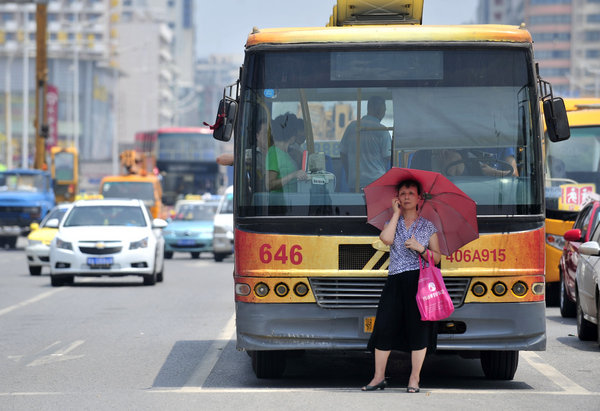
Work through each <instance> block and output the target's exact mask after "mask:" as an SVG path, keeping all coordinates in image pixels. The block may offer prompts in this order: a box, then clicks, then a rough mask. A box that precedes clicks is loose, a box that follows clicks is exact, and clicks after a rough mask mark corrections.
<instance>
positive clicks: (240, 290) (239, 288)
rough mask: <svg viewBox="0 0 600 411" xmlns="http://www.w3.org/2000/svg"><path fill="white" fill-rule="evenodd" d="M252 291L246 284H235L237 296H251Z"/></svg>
mask: <svg viewBox="0 0 600 411" xmlns="http://www.w3.org/2000/svg"><path fill="white" fill-rule="evenodd" d="M251 290H252V289H251V288H250V286H249V285H248V284H245V283H236V284H235V294H236V295H241V296H247V295H249V294H250V291H251Z"/></svg>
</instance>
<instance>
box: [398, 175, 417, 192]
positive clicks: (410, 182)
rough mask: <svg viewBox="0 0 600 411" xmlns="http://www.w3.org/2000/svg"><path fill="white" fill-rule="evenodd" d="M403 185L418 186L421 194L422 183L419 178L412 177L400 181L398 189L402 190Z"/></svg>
mask: <svg viewBox="0 0 600 411" xmlns="http://www.w3.org/2000/svg"><path fill="white" fill-rule="evenodd" d="M402 187H417V194H419V195H421V183H419V182H418V181H417V180H414V179H412V178H409V179H406V180H402V181H400V183H398V186H397V187H396V189H397V190H398V191H400V189H401V188H402Z"/></svg>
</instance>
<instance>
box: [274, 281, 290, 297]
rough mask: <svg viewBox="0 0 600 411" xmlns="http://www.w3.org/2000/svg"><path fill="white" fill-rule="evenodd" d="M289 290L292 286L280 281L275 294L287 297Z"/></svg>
mask: <svg viewBox="0 0 600 411" xmlns="http://www.w3.org/2000/svg"><path fill="white" fill-rule="evenodd" d="M289 292H290V288H289V287H288V286H287V285H286V284H284V283H279V284H277V285H276V286H275V294H277V296H279V297H285V296H286V295H287V294H288V293H289Z"/></svg>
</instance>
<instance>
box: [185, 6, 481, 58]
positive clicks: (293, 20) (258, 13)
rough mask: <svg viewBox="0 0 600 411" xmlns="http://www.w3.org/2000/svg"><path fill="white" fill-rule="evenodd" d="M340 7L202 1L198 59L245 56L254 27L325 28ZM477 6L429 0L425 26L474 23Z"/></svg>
mask: <svg viewBox="0 0 600 411" xmlns="http://www.w3.org/2000/svg"><path fill="white" fill-rule="evenodd" d="M336 3H337V1H336V0H299V1H294V2H291V1H289V0H217V1H212V0H211V1H206V0H201V1H199V2H196V3H195V6H196V10H195V12H196V29H197V36H198V37H197V41H196V55H197V56H198V57H207V56H209V55H211V54H240V55H242V54H243V52H244V44H245V43H246V38H247V37H248V33H250V31H251V30H252V27H254V26H256V27H259V28H269V27H305V26H307V27H315V26H316V27H319V26H325V24H327V22H328V21H329V16H330V15H331V12H332V10H333V6H334V5H335V4H336ZM477 3H478V0H452V1H450V0H425V4H424V9H423V24H461V23H472V22H473V21H474V19H475V11H476V8H477ZM294 5H299V7H298V8H295V7H294Z"/></svg>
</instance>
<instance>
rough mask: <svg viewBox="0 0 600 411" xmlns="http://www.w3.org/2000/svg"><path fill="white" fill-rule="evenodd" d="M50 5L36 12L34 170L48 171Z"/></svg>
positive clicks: (44, 4)
mask: <svg viewBox="0 0 600 411" xmlns="http://www.w3.org/2000/svg"><path fill="white" fill-rule="evenodd" d="M47 14H48V5H47V4H46V2H41V1H38V2H37V5H36V12H35V22H36V36H35V39H36V59H35V157H34V162H33V168H36V169H47V168H48V165H47V164H46V139H47V138H48V114H47V113H46V89H47V84H48V61H47V55H46V21H47Z"/></svg>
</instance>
